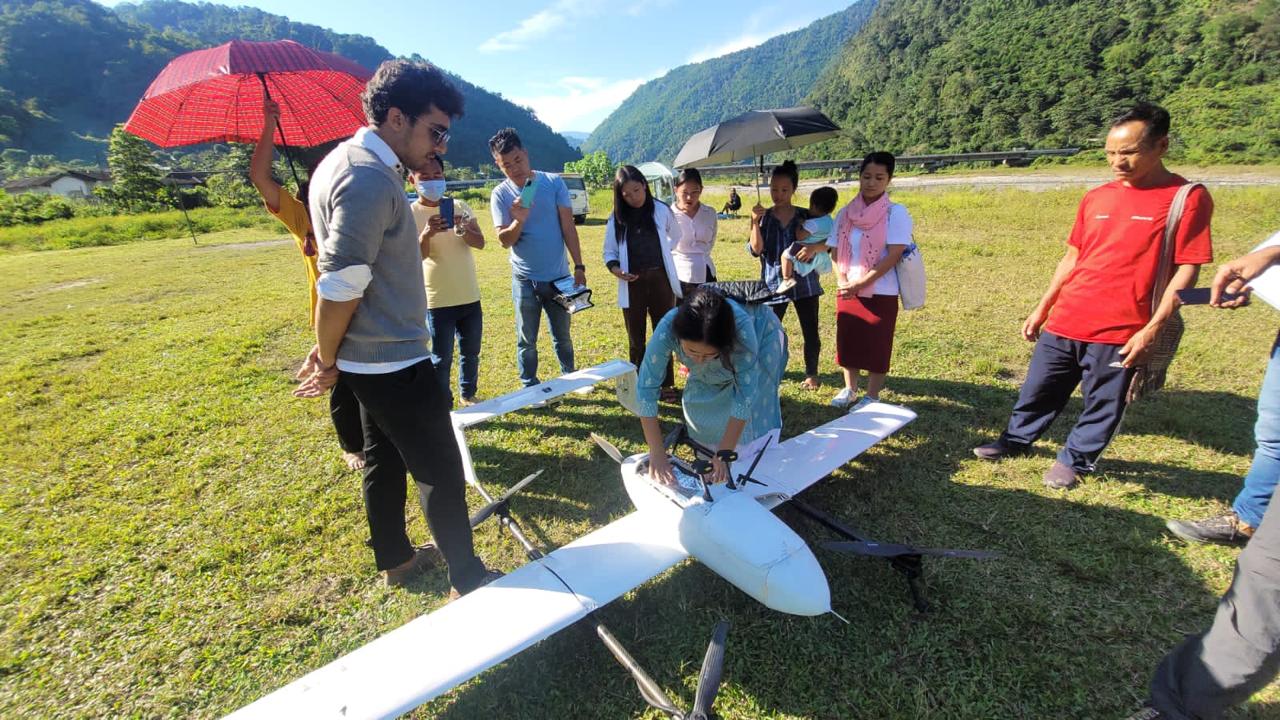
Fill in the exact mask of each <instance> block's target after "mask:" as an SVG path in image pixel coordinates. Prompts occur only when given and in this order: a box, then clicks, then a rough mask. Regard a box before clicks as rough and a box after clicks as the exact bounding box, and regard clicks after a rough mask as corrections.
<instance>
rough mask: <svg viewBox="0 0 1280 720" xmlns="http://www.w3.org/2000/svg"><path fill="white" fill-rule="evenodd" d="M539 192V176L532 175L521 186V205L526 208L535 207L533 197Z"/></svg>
mask: <svg viewBox="0 0 1280 720" xmlns="http://www.w3.org/2000/svg"><path fill="white" fill-rule="evenodd" d="M537 194H538V176H537V175H530V176H529V179H528V180H525V181H524V187H522V188H520V207H522V208H525V209H526V210H527V209H529V208H532V207H533V199H534V197H535V196H536V195H537Z"/></svg>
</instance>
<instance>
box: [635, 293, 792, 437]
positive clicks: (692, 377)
mask: <svg viewBox="0 0 1280 720" xmlns="http://www.w3.org/2000/svg"><path fill="white" fill-rule="evenodd" d="M726 302H728V303H729V307H731V308H733V320H734V324H735V326H736V330H737V332H736V333H735V336H734V341H733V351H732V352H731V353H730V354H729V357H730V359H731V360H732V363H733V370H732V371H731V370H729V369H728V368H726V367H725V366H724V364H723V363H721V362H720V360H719V359H716V360H711V361H709V362H701V363H699V362H695V361H694V360H692V359H691V358H689V356H687V355H685V353H684V349H683V348H682V347H681V346H680V341H679V340H678V339H677V338H676V336H675V333H674V332H672V330H671V323H672V321H673V320H674V319H675V316H676V312H677V311H678V308H677V309H676V310H672V311H671V312H669V313H667V315H666V317H664V318H662V321H661V322H659V323H658V327H657V328H655V329H654V331H653V337H651V338H650V339H649V344H648V346H647V347H646V348H645V352H644V362H642V363H641V365H640V380H639V383H638V387H637V392H636V394H637V396H638V400H639V405H640V416H641V417H657V415H658V392H659V388H661V386H662V379H663V376H664V375H665V373H666V370H667V358H669V357H670V356H671V353H675V355H676V358H677V359H678V360H680V362H682V363H684V364H685V366H687V367H688V368H689V378H688V381H687V383H686V384H685V388H684V400H683V405H684V421H685V424H686V425H687V426H688V428H689V435H690V436H691V437H693V439H694V440H697V441H698V442H700V443H702V444H704V445H709V446H711V447H715V446H716V445H718V444H719V443H720V440H721V438H722V437H724V429H725V427H726V426H727V425H728V424H729V419H730V418H738V419H740V420H746V421H747V424H746V427H744V428H743V430H742V438H741V440H740V441H739V444H741V443H746V442H750V441H751V440H754V439H756V438H757V437H760V436H761V435H763V434H765V433H766V432H768V431H770V430H773V429H775V428H781V427H782V408H781V406H780V405H779V402H778V385H779V384H780V383H781V382H782V371H783V370H784V369H785V368H786V366H787V339H786V335H784V334H783V332H782V323H781V322H779V321H778V317H777V315H775V314H774V312H773V309H772V308H770V307H768V306H766V305H743V304H741V303H738V302H736V301H733V300H727V301H726Z"/></svg>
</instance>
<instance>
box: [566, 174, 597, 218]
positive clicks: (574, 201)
mask: <svg viewBox="0 0 1280 720" xmlns="http://www.w3.org/2000/svg"><path fill="white" fill-rule="evenodd" d="M560 179H562V180H564V184H565V186H566V187H568V188H569V205H570V207H572V208H573V222H574V224H575V225H581V224H582V223H584V222H586V221H587V213H589V212H591V205H590V204H589V203H588V202H587V184H586V183H584V182H583V181H582V176H581V175H579V174H577V173H562V174H561V175H560Z"/></svg>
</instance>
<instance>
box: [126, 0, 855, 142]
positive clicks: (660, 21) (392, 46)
mask: <svg viewBox="0 0 1280 720" xmlns="http://www.w3.org/2000/svg"><path fill="white" fill-rule="evenodd" d="M103 4H104V5H108V6H110V5H114V4H116V3H115V2H114V1H111V0H108V1H105V2H103ZM218 4H225V5H237V6H238V5H249V6H252V7H257V8H261V9H262V10H265V11H267V12H270V13H275V14H278V15H285V16H287V17H289V18H290V19H291V20H295V21H298V22H305V23H311V24H314V25H320V26H322V27H327V28H330V29H332V30H335V31H337V32H344V33H356V34H360V35H368V36H370V37H372V38H373V39H374V40H377V41H378V42H379V43H380V44H382V45H383V46H384V47H386V48H387V49H388V50H390V51H391V52H392V53H395V54H398V55H408V54H410V53H414V52H416V53H418V54H419V55H422V56H423V57H425V58H427V59H429V60H431V61H432V62H434V63H436V64H438V65H440V66H441V67H443V68H445V69H446V70H449V71H451V72H454V73H457V74H458V75H460V76H462V77H463V78H465V79H466V80H467V81H468V82H472V83H475V84H476V85H479V86H481V87H483V88H486V89H488V90H492V91H494V92H498V93H501V94H502V95H503V97H506V98H508V99H510V100H513V101H515V102H517V103H519V104H521V105H527V106H529V107H532V108H533V109H534V110H535V111H536V112H537V113H538V117H539V118H541V119H542V121H543V122H545V123H547V124H548V125H550V126H551V127H552V129H554V130H558V131H566V130H577V131H583V132H589V131H591V130H593V129H595V126H596V125H598V124H599V123H600V121H602V120H604V118H605V116H607V115H608V114H609V113H610V112H611V111H612V110H613V109H614V108H616V107H617V106H618V105H619V104H621V103H622V101H623V100H625V99H626V98H627V96H628V95H630V94H631V92H632V91H633V90H635V88H637V87H638V86H639V85H640V84H641V83H644V82H645V81H647V80H652V79H654V78H657V77H660V76H662V75H663V74H664V73H666V72H667V71H668V70H670V69H672V68H674V67H677V66H680V65H684V64H687V63H690V62H697V61H700V60H706V59H708V58H712V57H717V56H719V55H724V54H726V53H729V52H733V51H734V50H740V49H742V48H745V47H751V46H753V45H758V44H760V43H761V42H764V41H765V40H767V39H768V38H770V37H773V36H774V35H779V34H781V33H784V32H790V31H791V30H796V29H799V28H801V27H804V26H805V25H808V24H809V23H811V22H813V21H814V20H816V19H818V18H820V17H823V16H825V15H830V14H832V13H835V12H838V11H840V10H842V9H844V8H845V7H848V6H849V5H850V4H852V0H807V2H803V3H799V4H797V5H794V6H793V5H790V4H789V3H786V4H784V3H773V2H769V3H761V4H760V6H757V7H752V6H751V5H749V4H747V3H740V2H725V1H724V0H628V1H627V2H608V1H607V0H537V1H536V2H492V1H490V2H475V1H474V0H460V1H459V0H455V1H454V2H440V0H432V1H431V2H425V1H419V2H369V1H368V0H363V1H362V0H356V1H355V2H334V1H331V0H240V1H237V2H228V3H218Z"/></svg>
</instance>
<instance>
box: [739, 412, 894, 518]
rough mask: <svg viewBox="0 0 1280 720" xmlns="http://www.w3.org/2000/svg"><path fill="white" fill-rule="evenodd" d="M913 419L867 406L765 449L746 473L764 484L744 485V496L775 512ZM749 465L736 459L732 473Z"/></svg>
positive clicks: (743, 455)
mask: <svg viewBox="0 0 1280 720" xmlns="http://www.w3.org/2000/svg"><path fill="white" fill-rule="evenodd" d="M915 419H916V414H915V413H913V412H911V411H910V410H908V409H906V408H903V407H898V406H897V405H889V404H888V403H872V404H870V405H867V406H865V407H863V408H860V409H859V410H857V411H856V412H851V413H846V414H844V415H841V416H840V417H838V418H836V419H835V420H832V421H831V422H829V423H827V424H825V425H820V426H818V427H816V428H814V429H812V430H809V431H808V432H805V433H801V434H800V435H797V436H795V437H793V438H790V439H788V440H786V441H785V442H781V443H778V444H776V445H770V446H769V447H768V448H767V449H766V450H765V452H764V455H763V457H761V458H760V462H759V464H758V465H757V466H756V469H755V471H754V472H752V473H751V476H752V477H753V478H755V479H756V480H759V481H760V482H762V483H764V484H763V485H757V484H755V483H748V484H747V486H746V488H745V492H749V493H751V494H752V495H754V496H756V497H758V498H760V502H761V504H763V505H764V506H765V507H768V508H773V507H776V506H778V505H780V504H782V503H783V502H785V501H786V500H787V498H789V497H792V496H795V495H798V494H799V493H800V491H802V490H804V489H805V488H807V487H809V486H810V485H812V484H814V483H816V482H818V481H819V480H821V479H822V478H824V477H826V476H828V475H830V474H831V473H833V472H835V471H836V470H838V469H839V468H840V467H841V466H843V465H844V464H845V463H847V462H849V461H850V460H852V459H853V458H855V457H857V456H858V455H861V454H862V453H863V452H865V451H866V450H867V449H868V448H870V447H871V446H872V445H875V444H876V443H878V442H880V441H881V440H884V439H885V438H887V437H889V436H890V435H892V434H894V433H895V432H897V431H898V430H900V429H901V428H902V427H903V426H904V425H906V424H907V423H909V422H911V421H912V420H915ZM753 459H754V457H753V456H752V455H751V454H750V453H749V451H748V452H745V453H741V454H740V459H739V460H738V462H736V463H734V472H745V471H746V469H747V467H748V466H749V465H750V463H751V461H752V460H753ZM739 468H741V469H739Z"/></svg>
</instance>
